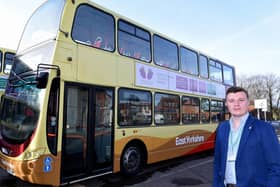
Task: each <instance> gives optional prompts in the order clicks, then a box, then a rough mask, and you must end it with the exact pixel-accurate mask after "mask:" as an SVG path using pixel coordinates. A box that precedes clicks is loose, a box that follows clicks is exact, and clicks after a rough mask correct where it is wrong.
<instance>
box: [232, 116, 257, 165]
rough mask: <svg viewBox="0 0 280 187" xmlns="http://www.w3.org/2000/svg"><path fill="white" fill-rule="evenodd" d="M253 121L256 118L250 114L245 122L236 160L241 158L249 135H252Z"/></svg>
mask: <svg viewBox="0 0 280 187" xmlns="http://www.w3.org/2000/svg"><path fill="white" fill-rule="evenodd" d="M253 121H254V118H253V117H251V116H250V115H249V116H248V119H247V121H246V123H245V126H244V128H243V132H242V136H241V139H240V143H239V148H238V153H237V157H236V160H238V159H239V157H240V154H241V153H242V151H243V149H244V147H245V145H246V142H247V139H248V137H249V135H250V133H251V131H252V129H253Z"/></svg>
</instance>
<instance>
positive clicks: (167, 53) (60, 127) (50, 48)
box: [0, 0, 235, 186]
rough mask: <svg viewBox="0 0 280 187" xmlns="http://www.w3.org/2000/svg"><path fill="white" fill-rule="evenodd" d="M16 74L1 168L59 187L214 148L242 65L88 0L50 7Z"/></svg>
mask: <svg viewBox="0 0 280 187" xmlns="http://www.w3.org/2000/svg"><path fill="white" fill-rule="evenodd" d="M42 20H43V22H42ZM11 71H12V73H11V74H10V77H9V79H8V83H7V87H6V91H5V95H4V96H3V99H2V102H1V110H0V112H1V123H0V131H1V134H0V150H1V152H0V166H1V168H3V169H4V170H6V171H7V172H8V173H10V174H12V175H14V176H16V177H18V178H20V179H22V180H24V181H28V182H31V183H35V184H44V185H53V186H59V185H65V184H69V183H74V182H78V181H81V180H86V179H90V178H94V177H97V176H101V175H105V174H109V173H115V172H119V171H120V172H122V173H123V174H125V175H130V176H131V175H135V174H136V173H137V172H139V171H140V170H141V169H142V168H143V166H145V165H146V164H151V163H155V162H159V161H163V160H167V159H171V158H175V157H180V156H186V155H189V154H193V153H198V152H201V151H205V150H208V149H212V148H213V145H214V137H215V129H216V127H217V124H218V122H219V121H221V120H223V119H224V116H225V106H224V97H225V92H226V88H227V87H229V86H232V85H234V84H235V70H234V67H233V66H231V65H228V64H226V63H224V62H222V61H221V60H218V59H217V58H214V57H210V56H209V55H207V54H205V53H202V52H200V51H198V50H195V49H193V48H191V47H189V46H187V45H185V44H182V43H180V42H178V41H175V40H173V39H171V38H169V37H167V36H165V35H162V34H160V33H158V32H156V31H153V30H151V29H150V28H147V27H145V26H143V25H141V24H138V23H136V22H134V21H133V20H130V19H128V18H126V17H124V16H121V15H119V14H116V13H114V12H113V11H110V10H108V9H106V8H103V7H101V6H99V5H98V4H95V3H93V2H90V1H87V0H79V1H78V0H77V1H70V0H49V1H46V2H45V3H44V4H42V5H41V6H40V7H39V8H38V9H37V10H36V11H35V12H34V13H33V14H32V16H31V17H30V19H29V21H28V22H27V24H26V26H25V29H24V32H23V34H22V37H21V40H20V43H19V46H18V49H17V53H16V57H15V63H14V65H13V66H12V70H11Z"/></svg>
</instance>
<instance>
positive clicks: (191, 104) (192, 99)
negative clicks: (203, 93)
mask: <svg viewBox="0 0 280 187" xmlns="http://www.w3.org/2000/svg"><path fill="white" fill-rule="evenodd" d="M184 98H188V99H190V102H191V103H190V104H184ZM194 100H196V101H198V105H195V102H194ZM184 106H185V107H188V106H192V107H198V113H197V114H195V115H197V118H198V120H197V121H191V120H190V122H186V121H185V120H184V114H186V115H188V113H184V110H183V108H184ZM200 107H201V104H200V99H199V97H195V96H187V95H183V96H182V97H181V116H182V124H184V125H189V124H200V110H201V109H200ZM187 118H188V117H187ZM190 119H191V118H190Z"/></svg>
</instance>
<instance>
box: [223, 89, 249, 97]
mask: <svg viewBox="0 0 280 187" xmlns="http://www.w3.org/2000/svg"><path fill="white" fill-rule="evenodd" d="M237 92H244V93H245V94H246V96H247V98H248V99H249V94H248V91H247V90H245V89H244V88H242V87H238V86H232V87H230V88H228V89H227V92H226V96H227V95H228V94H230V93H237Z"/></svg>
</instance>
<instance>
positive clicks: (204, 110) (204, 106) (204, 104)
mask: <svg viewBox="0 0 280 187" xmlns="http://www.w3.org/2000/svg"><path fill="white" fill-rule="evenodd" d="M200 118H201V122H202V123H209V122H210V102H209V99H201V111H200Z"/></svg>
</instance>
